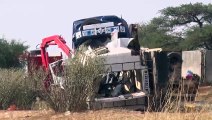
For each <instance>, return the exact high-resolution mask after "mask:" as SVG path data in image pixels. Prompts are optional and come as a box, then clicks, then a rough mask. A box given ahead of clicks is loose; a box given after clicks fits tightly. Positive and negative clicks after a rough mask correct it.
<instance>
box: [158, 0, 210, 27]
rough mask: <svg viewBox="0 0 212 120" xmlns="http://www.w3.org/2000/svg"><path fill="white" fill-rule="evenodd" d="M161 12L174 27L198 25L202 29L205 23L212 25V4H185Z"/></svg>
mask: <svg viewBox="0 0 212 120" xmlns="http://www.w3.org/2000/svg"><path fill="white" fill-rule="evenodd" d="M160 12H161V14H162V16H163V17H165V18H166V19H167V20H168V21H167V22H168V23H169V25H170V26H172V27H173V26H179V25H180V26H181V25H186V24H189V23H197V24H198V26H199V27H200V28H202V27H203V24H204V23H206V24H212V4H208V5H204V4H202V3H195V4H191V3H190V4H183V5H181V6H178V7H167V8H165V9H163V10H161V11H160Z"/></svg>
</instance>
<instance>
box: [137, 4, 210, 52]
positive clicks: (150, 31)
mask: <svg viewBox="0 0 212 120" xmlns="http://www.w3.org/2000/svg"><path fill="white" fill-rule="evenodd" d="M160 13H161V15H160V16H159V17H155V18H153V19H152V20H151V21H150V22H149V23H148V24H141V25H140V30H139V35H140V43H141V46H144V47H149V48H155V47H161V48H163V49H164V50H171V51H172V50H174V51H176V50H177V51H179V50H185V49H186V50H191V49H196V48H200V47H203V48H206V49H211V46H212V43H211V42H210V41H211V32H210V25H211V23H212V4H207V5H205V4H202V3H195V4H191V3H190V4H183V5H180V6H177V7H167V8H164V9H163V10H161V11H160ZM193 23H196V24H193ZM197 25H198V27H197ZM188 26H190V27H188ZM185 28H186V29H185ZM199 28H202V29H199Z"/></svg>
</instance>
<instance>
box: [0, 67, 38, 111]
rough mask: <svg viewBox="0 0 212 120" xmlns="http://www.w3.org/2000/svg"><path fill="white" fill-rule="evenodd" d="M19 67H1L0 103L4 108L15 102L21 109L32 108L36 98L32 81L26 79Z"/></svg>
mask: <svg viewBox="0 0 212 120" xmlns="http://www.w3.org/2000/svg"><path fill="white" fill-rule="evenodd" d="M24 74H25V73H24V71H22V70H19V69H0V76H1V77H0V103H1V105H2V107H3V109H6V108H8V107H9V106H10V105H11V104H15V105H16V106H17V107H18V108H19V109H30V108H31V104H32V102H33V100H34V91H33V89H32V88H33V84H32V81H30V80H29V79H25V77H24Z"/></svg>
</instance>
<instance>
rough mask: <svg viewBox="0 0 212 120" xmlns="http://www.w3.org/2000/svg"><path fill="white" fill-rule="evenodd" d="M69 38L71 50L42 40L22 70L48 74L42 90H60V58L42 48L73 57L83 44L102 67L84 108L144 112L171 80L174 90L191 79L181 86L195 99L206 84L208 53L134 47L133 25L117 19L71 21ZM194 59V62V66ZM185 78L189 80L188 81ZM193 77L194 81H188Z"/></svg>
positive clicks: (50, 39)
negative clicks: (56, 49) (188, 88)
mask: <svg viewBox="0 0 212 120" xmlns="http://www.w3.org/2000/svg"><path fill="white" fill-rule="evenodd" d="M72 36H73V37H72V47H69V46H67V44H66V41H65V40H64V39H63V38H62V37H61V36H59V35H54V36H50V37H46V38H44V39H43V40H42V43H41V45H40V49H36V50H32V51H30V52H29V53H28V54H27V69H28V71H29V72H32V71H33V70H32V68H35V69H38V68H40V67H42V68H43V69H44V70H45V71H46V72H47V73H49V74H48V75H47V77H46V79H45V86H46V87H48V86H50V85H59V86H60V87H61V89H64V88H63V82H64V81H63V78H62V77H61V76H58V75H57V74H56V73H55V71H54V68H55V67H58V65H61V63H62V62H64V59H63V56H62V54H61V55H60V56H49V54H48V52H47V48H48V47H49V46H51V45H57V46H58V47H59V48H60V49H61V50H62V51H63V52H64V53H65V54H66V55H67V56H68V57H69V58H73V57H74V54H75V52H76V50H77V49H78V48H79V47H80V46H82V45H86V47H87V49H88V50H87V52H88V53H92V52H95V55H98V56H101V57H103V58H104V59H105V62H104V64H105V67H106V68H107V72H106V73H105V75H104V76H103V77H102V78H101V79H102V80H101V82H100V83H99V84H98V85H99V90H98V92H97V94H98V95H96V96H98V97H96V98H94V99H92V100H91V99H89V100H88V102H89V109H101V108H114V107H116V108H118V107H121V108H129V109H134V110H138V109H141V110H144V109H146V108H147V107H148V97H149V96H153V95H157V94H159V92H160V91H161V90H164V89H167V84H168V83H170V81H172V83H173V84H174V85H175V86H179V84H180V81H181V80H182V79H193V80H192V81H193V82H192V83H189V84H186V85H189V86H191V88H194V89H195V91H194V92H193V91H192V92H191V93H190V94H192V95H196V93H197V89H198V86H199V83H203V81H208V82H211V77H212V76H211V74H210V73H211V67H203V66H206V64H207V66H208V64H211V62H210V61H209V57H210V56H212V52H211V51H207V52H204V54H203V52H202V51H201V50H199V51H183V52H181V51H178V52H172V51H162V49H161V48H154V49H148V48H143V47H141V46H140V44H139V38H138V25H136V24H130V25H128V24H127V22H126V21H125V20H124V19H122V18H119V17H117V16H98V17H92V18H86V19H81V20H77V21H74V22H73V35H72ZM196 54H198V55H199V58H198V59H197V60H196V61H193V59H194V57H195V56H196ZM88 55H89V54H88ZM188 56H190V57H188ZM210 58H211V57H210ZM197 62H198V63H197ZM194 64H195V65H194ZM32 66H34V67H32ZM209 66H210V65H209ZM187 71H189V74H187ZM61 72H62V71H61ZM181 74H182V75H181ZM203 74H204V75H203ZM186 75H187V76H186ZM189 75H190V76H192V77H191V78H189ZM195 75H196V76H197V77H193V76H195ZM181 76H183V77H181ZM203 76H204V78H203ZM185 81H188V80H185Z"/></svg>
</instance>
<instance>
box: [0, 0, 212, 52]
mask: <svg viewBox="0 0 212 120" xmlns="http://www.w3.org/2000/svg"><path fill="white" fill-rule="evenodd" d="M195 2H203V3H205V4H208V3H212V0H0V37H4V38H7V39H16V40H20V41H26V43H25V44H26V45H30V49H35V47H36V45H37V44H39V43H41V40H42V38H44V37H47V36H50V35H55V34H59V35H62V36H63V37H64V38H65V40H66V41H67V42H68V43H69V44H70V43H71V42H70V41H71V38H72V23H73V21H75V20H77V19H82V18H87V17H94V16H100V15H117V16H121V15H122V17H123V18H124V19H125V20H126V21H127V22H128V23H141V22H147V21H149V20H151V19H152V18H153V17H155V16H157V15H159V14H158V11H159V10H161V9H163V8H165V7H168V6H178V5H181V4H186V3H195Z"/></svg>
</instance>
